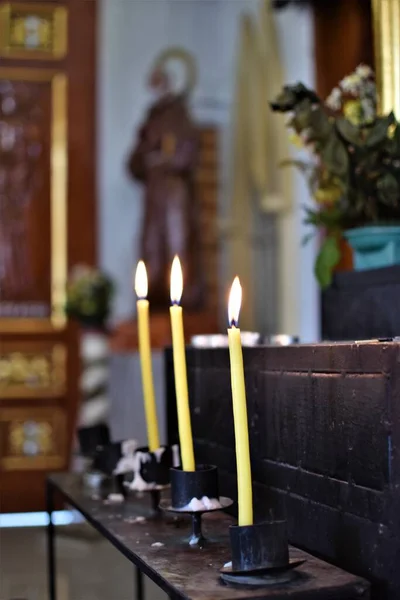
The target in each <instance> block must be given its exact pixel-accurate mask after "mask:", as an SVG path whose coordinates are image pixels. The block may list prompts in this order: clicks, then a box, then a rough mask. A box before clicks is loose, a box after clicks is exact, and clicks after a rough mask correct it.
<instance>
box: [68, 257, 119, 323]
mask: <svg viewBox="0 0 400 600" xmlns="http://www.w3.org/2000/svg"><path fill="white" fill-rule="evenodd" d="M113 295H114V285H113V282H112V280H111V279H110V278H109V277H108V276H107V275H105V274H104V273H102V272H101V271H98V270H97V269H94V268H92V267H88V266H86V265H78V266H76V267H75V268H74V269H73V270H72V272H71V276H70V278H69V281H68V284H67V303H66V313H67V315H68V316H70V317H72V318H74V319H77V320H78V321H80V322H81V323H82V324H84V325H90V326H93V327H104V324H105V321H106V320H107V318H108V316H109V314H110V308H111V300H112V297H113Z"/></svg>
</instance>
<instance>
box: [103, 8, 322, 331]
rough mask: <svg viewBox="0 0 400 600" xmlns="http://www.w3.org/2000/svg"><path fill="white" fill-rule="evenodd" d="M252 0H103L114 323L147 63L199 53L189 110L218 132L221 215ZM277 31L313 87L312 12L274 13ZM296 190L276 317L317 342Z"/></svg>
mask: <svg viewBox="0 0 400 600" xmlns="http://www.w3.org/2000/svg"><path fill="white" fill-rule="evenodd" d="M256 1H257V0H111V1H110V0H100V11H99V13H100V22H99V28H100V31H99V52H100V57H99V78H98V79H99V102H100V105H99V155H98V173H99V194H100V224H99V227H100V258H101V264H102V266H103V267H104V268H105V269H107V270H108V271H109V272H110V273H112V274H113V275H114V277H115V278H116V280H117V285H118V295H117V299H116V305H115V317H116V318H124V317H126V316H129V315H131V314H132V311H133V308H134V299H133V294H132V291H131V279H132V277H131V273H132V270H133V268H134V265H135V263H136V260H137V241H138V238H137V236H138V232H139V230H140V226H141V216H142V202H141V190H140V189H139V188H138V187H137V186H136V185H135V184H134V183H133V182H132V181H131V180H130V179H129V177H128V176H127V174H126V171H125V170H124V163H125V161H126V154H127V151H128V149H129V147H130V144H131V143H132V136H133V133H134V131H135V129H136V127H137V125H138V123H139V122H140V119H141V118H142V116H143V113H144V110H145V108H146V105H147V100H148V99H147V94H146V90H145V88H144V81H145V77H146V73H147V70H148V68H149V65H150V63H151V61H152V59H153V58H154V56H155V54H156V53H157V52H158V51H159V50H160V49H162V48H164V47H165V46H167V45H184V46H185V47H186V48H187V49H188V50H190V51H192V52H193V53H194V54H195V55H196V58H197V60H198V68H199V82H198V87H197V90H196V94H195V97H194V99H193V109H194V113H195V115H196V116H197V118H198V119H201V120H203V121H207V122H210V121H211V122H215V123H217V124H218V125H219V126H220V128H221V135H222V144H221V159H222V165H221V186H222V190H221V213H222V214H226V210H225V209H226V207H227V200H228V196H227V189H228V181H229V155H230V150H229V149H230V121H231V108H232V94H233V87H234V73H235V53H236V49H237V43H236V41H237V29H238V19H239V15H240V13H241V11H243V10H248V11H254V8H255V6H256ZM277 24H278V28H279V33H280V40H281V43H282V55H283V59H284V63H285V67H286V72H287V78H288V81H293V80H297V79H301V80H303V81H304V82H305V83H310V84H312V82H313V58H312V54H313V51H312V45H311V40H312V20H311V14H310V12H308V11H307V10H306V9H304V10H297V9H288V10H285V11H283V12H282V13H280V14H279V15H278V16H277ZM295 186H296V190H297V197H296V209H295V211H294V212H293V214H292V215H290V216H288V217H287V218H286V219H285V221H284V223H282V226H281V227H282V230H283V233H284V237H285V244H284V246H283V248H282V252H281V253H280V256H281V258H280V263H279V264H280V272H281V274H282V277H281V281H282V285H281V288H282V289H281V290H280V297H281V305H282V311H281V319H280V322H279V323H278V324H277V328H279V329H280V330H281V331H287V332H290V333H298V334H300V335H301V336H302V338H304V339H315V338H316V336H317V333H318V327H317V324H318V303H317V299H318V294H317V293H316V286H315V284H314V281H313V275H312V263H313V256H314V249H313V248H312V246H309V247H308V248H302V249H300V240H301V238H302V235H303V226H302V225H301V220H302V215H301V208H300V207H301V206H302V205H303V204H304V203H306V202H307V201H308V192H307V190H306V188H305V185H304V182H303V181H302V180H301V179H300V178H297V179H296V182H295ZM223 258H224V257H223ZM223 273H224V268H223V262H222V268H221V285H222V287H225V284H226V282H224V281H223ZM269 283H270V284H271V282H269ZM282 286H283V287H282ZM289 290H291V292H290V291H289ZM261 292H262V290H261ZM262 325H263V324H262V323H261V324H260V326H262Z"/></svg>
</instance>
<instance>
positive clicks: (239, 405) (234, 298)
mask: <svg viewBox="0 0 400 600" xmlns="http://www.w3.org/2000/svg"><path fill="white" fill-rule="evenodd" d="M241 303H242V287H241V285H240V281H239V278H238V277H235V279H234V282H233V284H232V288H231V293H230V295H229V306H228V315H229V324H230V327H229V329H228V340H229V356H230V362H231V386H232V404H233V418H234V423H235V444H236V468H237V485H238V508H239V525H252V524H253V492H252V484H251V466H250V447H249V430H248V424H247V406H246V388H245V384H244V368H243V353H242V342H241V339H240V329H239V328H238V326H237V325H238V321H239V312H240V305H241Z"/></svg>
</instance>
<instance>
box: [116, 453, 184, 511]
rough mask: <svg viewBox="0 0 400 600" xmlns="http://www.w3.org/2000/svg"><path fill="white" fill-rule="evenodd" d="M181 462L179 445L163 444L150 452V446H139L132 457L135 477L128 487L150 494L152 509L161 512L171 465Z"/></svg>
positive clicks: (168, 483)
mask: <svg viewBox="0 0 400 600" xmlns="http://www.w3.org/2000/svg"><path fill="white" fill-rule="evenodd" d="M179 463H180V458H179V447H178V446H176V445H175V446H161V447H160V448H159V449H157V450H155V451H153V452H150V450H149V449H148V447H143V448H138V449H137V450H136V452H135V454H134V457H133V459H132V471H133V479H132V481H131V482H130V483H127V488H128V489H129V490H131V491H135V492H138V493H147V494H150V499H151V510H152V513H153V514H154V515H156V516H157V515H159V513H160V499H161V492H162V490H165V489H166V488H168V487H169V486H170V470H171V467H173V466H174V465H175V466H178V465H179Z"/></svg>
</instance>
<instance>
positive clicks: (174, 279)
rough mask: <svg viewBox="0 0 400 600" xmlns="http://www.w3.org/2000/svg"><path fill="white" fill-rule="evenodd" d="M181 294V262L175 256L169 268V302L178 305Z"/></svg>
mask: <svg viewBox="0 0 400 600" xmlns="http://www.w3.org/2000/svg"><path fill="white" fill-rule="evenodd" d="M182 292H183V274H182V267H181V261H180V260H179V258H178V256H175V258H174V260H173V261H172V267H171V302H172V303H173V304H179V302H180V301H181V298H182Z"/></svg>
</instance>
